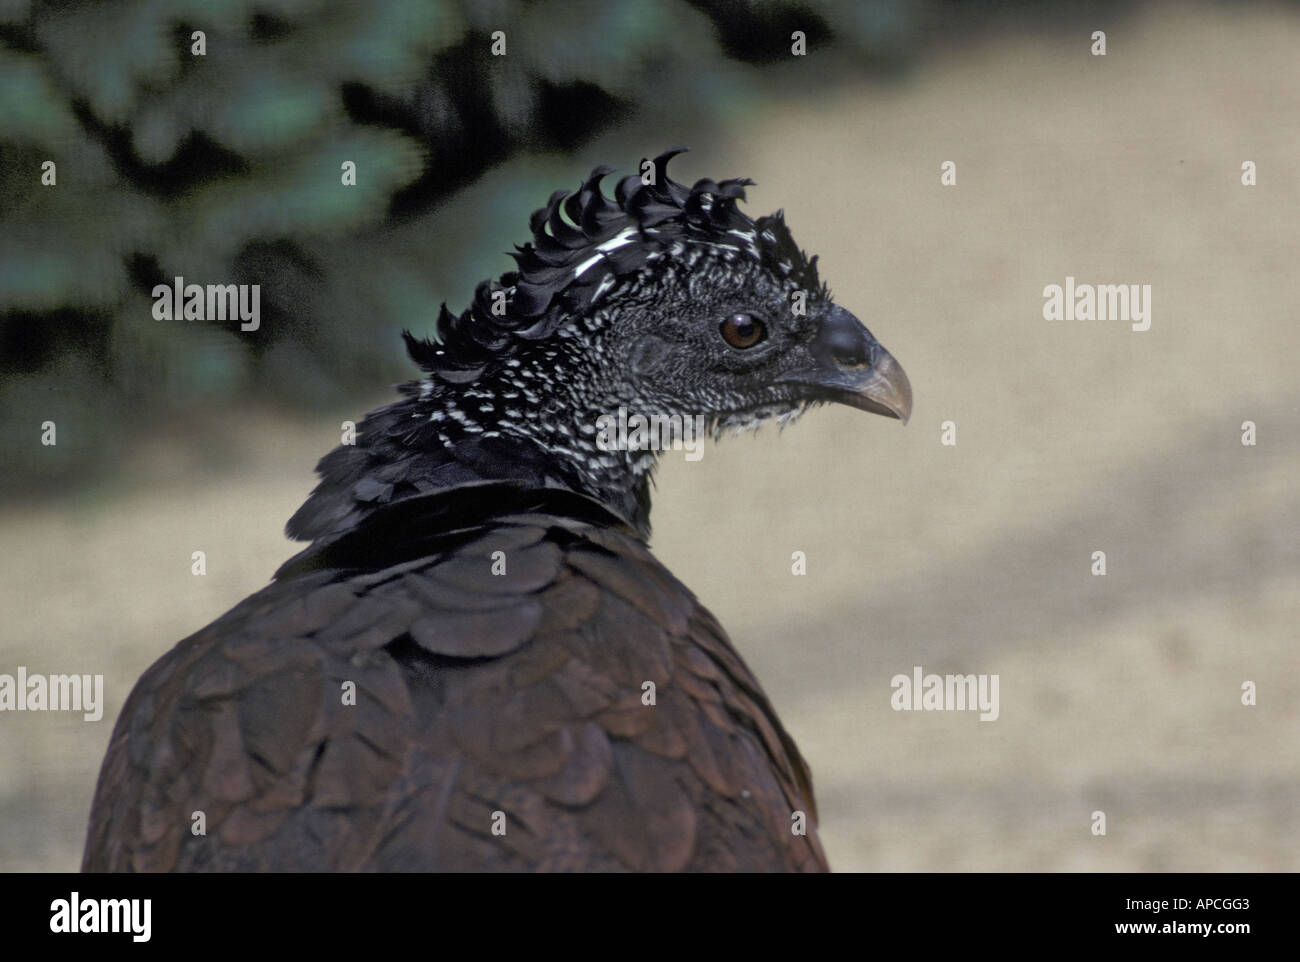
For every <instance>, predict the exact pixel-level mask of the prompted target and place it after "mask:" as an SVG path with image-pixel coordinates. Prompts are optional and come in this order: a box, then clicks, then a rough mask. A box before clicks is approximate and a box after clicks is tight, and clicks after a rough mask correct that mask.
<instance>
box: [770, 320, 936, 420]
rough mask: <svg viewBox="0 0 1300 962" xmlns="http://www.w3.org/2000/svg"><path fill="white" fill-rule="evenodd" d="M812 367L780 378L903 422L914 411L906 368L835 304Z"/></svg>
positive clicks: (822, 397)
mask: <svg viewBox="0 0 1300 962" xmlns="http://www.w3.org/2000/svg"><path fill="white" fill-rule="evenodd" d="M811 352H812V356H813V368H812V370H810V371H809V370H804V371H799V372H791V373H790V374H788V375H786V376H784V377H782V378H781V380H782V381H788V382H792V383H795V384H798V385H800V386H801V387H804V388H806V389H808V390H809V391H810V392H811V393H812V394H814V395H815V396H816V397H817V398H818V399H819V400H825V401H835V402H837V403H839V404H847V405H849V407H855V408H858V409H859V410H861V411H870V412H871V413H873V414H883V415H884V416H885V417H890V418H898V420H900V421H902V422H903V423H904V424H906V423H907V419H908V418H909V417H911V415H912V384H911V382H910V381H908V379H907V374H905V373H904V371H903V367H902V365H901V364H899V363H898V362H897V361H896V360H894V356H893V355H892V354H890V353H889V352H888V351H886V350H885V349H884V347H883V346H882V345H881V344H880V342H879V341H877V340H876V339H875V338H874V337H873V336H872V334H871V332H870V331H868V330H867V328H866V327H865V326H864V325H863V323H862V322H861V321H859V320H858V319H857V318H856V317H854V316H853V315H852V314H850V313H849V312H848V311H846V310H844V308H842V307H838V306H837V307H834V308H832V309H831V311H830V313H828V314H827V316H826V318H825V320H823V322H822V326H821V328H820V330H819V331H818V332H817V336H816V337H815V338H814V339H813V342H812V345H811Z"/></svg>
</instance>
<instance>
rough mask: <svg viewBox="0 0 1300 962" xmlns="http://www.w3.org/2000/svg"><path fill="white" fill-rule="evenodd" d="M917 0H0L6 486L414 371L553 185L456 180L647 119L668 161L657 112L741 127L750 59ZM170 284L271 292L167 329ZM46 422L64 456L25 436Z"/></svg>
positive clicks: (857, 36) (889, 17)
mask: <svg viewBox="0 0 1300 962" xmlns="http://www.w3.org/2000/svg"><path fill="white" fill-rule="evenodd" d="M905 9H906V5H904V4H900V3H897V2H876V3H869V4H866V5H865V7H864V5H855V4H851V3H844V4H837V3H831V4H791V3H782V2H776V3H771V2H734V3H718V2H701V3H696V4H689V3H685V2H667V3H662V4H657V3H656V4H646V3H642V2H639V0H614V2H600V3H597V2H591V3H572V2H570V3H560V2H520V0H502V2H497V3H477V2H469V0H464V2H460V3H454V2H436V0H435V2H427V0H422V2H410V0H374V2H367V3H338V2H310V0H270V2H256V3H254V2H223V0H134V2H118V3H102V4H101V3H94V4H74V3H67V2H62V3H49V4H43V3H33V4H24V3H21V2H14V0H8V2H0V437H2V438H3V450H4V452H5V457H4V460H5V461H6V463H7V466H8V468H9V470H7V471H6V472H5V473H4V482H3V483H4V486H5V487H11V486H16V485H24V486H25V485H29V484H30V483H31V482H32V480H33V478H44V479H45V480H52V479H57V478H60V477H65V476H69V475H75V474H76V473H77V472H78V470H79V468H80V469H84V468H86V467H88V466H89V465H90V462H89V461H88V460H87V458H90V457H91V456H92V455H93V454H94V453H95V452H94V449H95V446H96V445H97V444H101V443H102V444H107V443H110V442H119V441H121V440H122V439H123V434H124V433H126V432H127V431H128V428H127V427H126V426H124V422H126V421H129V422H130V423H131V424H132V425H139V423H140V420H141V418H144V419H146V420H147V419H148V417H153V416H164V417H165V416H169V415H170V416H184V414H185V412H186V411H188V410H192V409H194V408H195V407H196V406H200V405H207V404H210V403H211V402H213V401H214V400H230V399H233V398H235V397H238V398H241V399H242V398H246V397H249V396H269V397H272V398H274V399H276V400H279V401H283V402H292V403H295V404H298V405H308V406H309V405H313V404H317V403H319V402H321V401H323V400H326V399H330V400H333V401H335V402H337V400H338V399H339V397H340V396H341V395H343V394H346V393H347V392H348V391H355V390H356V389H358V388H359V387H361V386H365V387H367V388H370V389H373V388H374V387H376V386H377V385H380V384H383V383H384V382H386V381H391V380H394V379H397V378H401V377H404V376H405V375H406V371H407V369H406V365H405V363H404V361H403V358H402V345H401V340H400V338H399V337H398V336H397V332H398V331H399V330H400V329H401V328H402V327H410V328H412V329H413V330H416V331H424V330H428V329H430V328H431V327H432V321H433V318H434V317H436V311H437V307H438V304H439V302H440V301H441V300H443V299H446V300H447V301H449V302H450V303H451V305H452V306H453V307H454V308H456V309H459V308H460V307H461V306H463V304H464V303H465V301H467V299H468V297H469V295H470V293H471V292H472V290H473V286H474V284H475V283H476V282H477V281H478V280H480V279H482V278H484V277H487V276H489V275H495V274H496V273H499V272H500V270H501V269H503V268H504V267H505V266H507V264H506V261H505V259H504V258H503V257H501V256H500V254H501V251H502V247H503V239H511V238H517V239H519V240H522V239H524V237H523V236H522V235H523V231H522V227H523V225H524V223H525V216H526V214H527V212H528V211H529V210H531V209H532V208H533V207H535V206H537V204H538V203H539V202H540V201H541V200H542V199H543V198H544V197H545V196H546V192H547V191H548V190H549V188H550V186H552V185H553V183H554V173H555V171H556V170H559V169H567V168H561V167H559V166H556V167H554V168H548V167H547V166H546V165H544V164H536V163H534V164H532V165H531V166H530V174H531V176H514V177H512V178H510V179H509V185H508V186H506V185H504V184H502V185H500V187H499V189H496V190H494V191H493V195H492V199H491V201H490V202H487V203H485V201H484V198H483V196H482V192H480V194H479V196H478V197H477V198H476V199H475V202H474V204H473V207H472V209H471V208H470V206H469V205H467V204H465V203H460V202H459V200H460V199H459V197H457V196H456V193H457V191H459V190H460V189H461V188H463V187H465V186H466V185H468V184H470V183H472V182H473V181H474V180H476V179H477V178H479V177H481V176H482V175H483V174H484V172H485V171H488V170H490V169H491V168H492V167H494V166H497V165H500V164H502V163H505V162H508V161H509V160H510V159H511V158H512V157H513V156H515V155H517V154H519V153H520V152H523V151H528V152H551V151H561V152H562V151H566V150H570V149H572V148H574V147H575V146H577V145H578V144H580V143H581V142H582V141H584V140H586V139H588V138H590V137H591V136H593V135H594V134H596V133H598V132H600V131H602V130H605V129H608V128H611V127H613V126H615V125H618V124H627V123H630V122H635V121H636V120H637V119H638V118H640V119H642V120H645V119H647V118H649V119H650V120H651V121H655V122H654V123H649V124H647V128H648V129H647V131H646V132H645V136H635V137H632V138H630V139H631V140H632V141H633V142H634V143H635V144H636V146H635V147H633V148H632V150H633V151H637V153H635V154H634V155H632V156H630V157H629V162H631V161H632V160H634V159H635V157H638V156H640V155H641V152H644V151H646V150H651V149H658V148H661V147H662V146H663V145H664V143H665V141H664V140H663V139H662V133H661V131H662V130H663V124H662V123H661V121H663V120H664V119H665V118H667V117H670V116H674V115H679V114H681V113H682V112H683V111H687V110H689V111H690V112H691V114H692V116H694V117H695V118H697V120H698V121H699V122H700V123H703V124H711V123H713V122H715V121H716V120H720V119H721V118H722V117H723V116H724V115H726V114H729V113H735V112H737V111H740V112H743V111H744V110H746V109H750V110H752V109H753V106H754V104H755V103H756V101H757V97H756V95H755V91H756V90H757V89H758V86H757V85H758V84H761V83H762V82H763V73H764V71H765V70H768V69H769V68H767V67H757V66H753V64H758V63H761V62H764V61H769V60H771V59H773V57H774V52H777V51H780V50H783V49H787V48H788V45H789V35H790V32H791V30H792V29H804V30H805V31H806V33H807V35H808V41H809V44H810V48H817V49H822V48H824V47H827V46H828V45H829V46H830V48H832V49H833V48H834V42H835V41H837V40H838V41H844V42H843V43H841V44H840V46H841V48H842V52H841V56H842V57H843V58H844V59H845V60H846V61H849V60H852V59H853V58H854V57H858V58H859V59H860V55H861V54H862V52H863V51H864V50H865V51H878V50H880V49H882V48H883V47H885V46H892V47H893V48H894V49H896V50H901V49H903V44H904V42H905V40H906V35H907V33H908V29H907V24H908V20H907V17H906V15H905V13H904V12H903V11H905ZM200 30H201V31H203V32H204V34H205V39H206V55H204V56H196V55H194V54H193V53H192V51H191V47H192V44H193V40H192V34H193V32H194V31H200ZM495 30H503V31H505V35H506V42H507V55H506V56H504V57H494V56H492V55H491V47H492V33H493V31H495ZM837 33H838V34H839V36H837ZM746 64H749V65H746ZM46 161H53V162H54V163H55V164H56V165H57V185H56V186H52V187H51V186H42V185H41V173H42V166H41V165H42V164H43V163H44V162H46ZM344 161H353V162H355V163H356V165H357V178H356V186H344V185H343V184H342V183H341V164H342V163H343V162H344ZM532 168H537V169H536V170H535V172H533V170H532ZM178 275H179V276H182V277H184V278H185V279H186V281H187V282H189V283H199V284H230V283H245V284H259V285H260V286H261V329H260V330H258V331H256V332H251V333H246V332H241V331H239V329H238V323H237V322H236V321H227V322H207V321H184V320H172V321H165V320H164V321H158V320H155V319H154V318H153V316H152V314H151V307H152V300H151V296H150V295H151V291H152V288H153V286H154V285H155V284H158V283H170V282H171V280H172V279H173V278H174V277H176V276H178ZM46 419H51V420H55V421H56V422H58V423H59V424H60V427H61V432H60V450H59V453H58V455H57V456H55V455H54V453H53V452H51V451H48V450H42V449H41V448H39V447H37V446H35V445H34V444H33V442H32V439H33V438H35V437H38V435H39V424H40V422H41V421H43V420H46ZM74 438H77V439H79V440H78V441H77V442H76V443H74Z"/></svg>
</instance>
